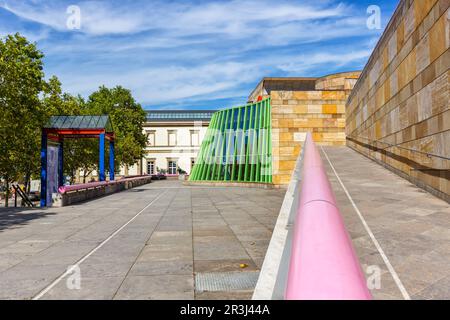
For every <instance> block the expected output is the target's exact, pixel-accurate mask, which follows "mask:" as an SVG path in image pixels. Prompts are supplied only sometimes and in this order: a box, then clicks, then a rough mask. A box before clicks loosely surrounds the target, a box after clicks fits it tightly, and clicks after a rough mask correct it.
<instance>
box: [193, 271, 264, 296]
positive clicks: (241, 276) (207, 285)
mask: <svg viewBox="0 0 450 320" xmlns="http://www.w3.org/2000/svg"><path fill="white" fill-rule="evenodd" d="M258 276H259V272H214V273H197V275H196V276H195V291H197V292H203V291H235V290H253V289H255V286H256V282H257V281H258Z"/></svg>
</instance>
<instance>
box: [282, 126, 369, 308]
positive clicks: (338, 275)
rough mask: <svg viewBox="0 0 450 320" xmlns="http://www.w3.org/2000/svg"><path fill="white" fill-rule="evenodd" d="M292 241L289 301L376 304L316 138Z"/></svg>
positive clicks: (309, 143)
mask: <svg viewBox="0 0 450 320" xmlns="http://www.w3.org/2000/svg"><path fill="white" fill-rule="evenodd" d="M304 148H305V150H304V160H303V161H304V163H303V176H302V177H303V180H302V187H301V191H300V200H299V206H298V210H297V216H296V220H295V226H294V235H293V239H292V250H291V259H290V265H289V272H288V281H287V287H286V292H285V298H286V299H287V300H371V299H372V295H371V294H370V292H369V290H368V288H367V284H366V279H365V277H364V274H363V272H362V269H361V265H360V263H359V260H358V258H357V256H356V253H355V251H354V249H353V245H352V242H351V239H350V237H349V235H348V233H347V230H346V228H345V225H344V222H343V219H342V216H341V214H340V212H339V209H338V207H337V204H336V199H335V197H334V193H333V191H332V188H331V185H330V182H329V181H328V177H327V175H326V173H325V168H324V166H323V163H322V160H321V158H320V154H319V151H318V149H317V147H316V146H315V144H314V142H313V140H312V137H311V134H310V133H308V134H307V138H306V141H305V145H304Z"/></svg>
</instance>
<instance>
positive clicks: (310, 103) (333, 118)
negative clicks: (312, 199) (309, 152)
mask: <svg viewBox="0 0 450 320" xmlns="http://www.w3.org/2000/svg"><path fill="white" fill-rule="evenodd" d="M359 74H360V73H359V72H350V73H341V74H336V75H331V76H327V77H324V78H320V79H318V80H317V81H316V89H320V90H314V91H272V92H271V94H270V96H271V98H272V101H271V106H272V157H273V183H274V184H275V185H286V184H288V183H289V181H290V179H291V175H292V172H293V170H294V168H295V163H296V160H297V158H298V156H299V154H300V151H301V144H302V143H303V141H304V140H305V137H306V132H308V131H310V132H312V136H313V139H314V141H315V142H316V143H317V144H318V145H335V146H339V145H345V142H346V140H345V104H346V101H347V98H348V96H349V94H350V90H351V89H352V88H353V85H354V83H355V82H356V79H357V78H358V76H359ZM330 89H331V90H330Z"/></svg>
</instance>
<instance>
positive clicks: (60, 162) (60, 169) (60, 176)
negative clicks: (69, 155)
mask: <svg viewBox="0 0 450 320" xmlns="http://www.w3.org/2000/svg"><path fill="white" fill-rule="evenodd" d="M63 185H64V140H63V139H61V140H60V141H59V146H58V187H62V186H63Z"/></svg>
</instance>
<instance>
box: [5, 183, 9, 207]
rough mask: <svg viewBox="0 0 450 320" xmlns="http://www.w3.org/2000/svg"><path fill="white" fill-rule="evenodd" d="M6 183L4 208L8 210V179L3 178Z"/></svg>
mask: <svg viewBox="0 0 450 320" xmlns="http://www.w3.org/2000/svg"><path fill="white" fill-rule="evenodd" d="M5 183H6V192H5V208H8V202H9V201H8V200H9V178H8V177H6V178H5Z"/></svg>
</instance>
